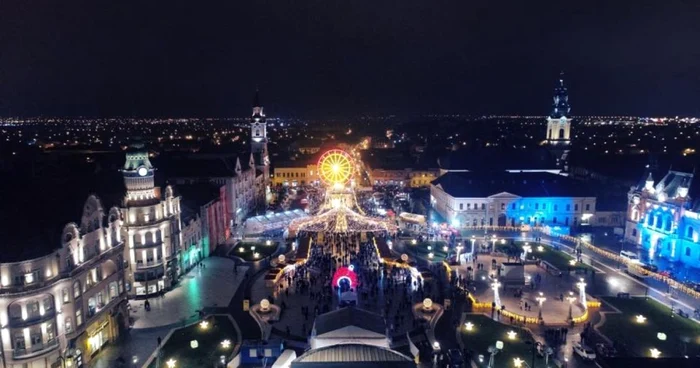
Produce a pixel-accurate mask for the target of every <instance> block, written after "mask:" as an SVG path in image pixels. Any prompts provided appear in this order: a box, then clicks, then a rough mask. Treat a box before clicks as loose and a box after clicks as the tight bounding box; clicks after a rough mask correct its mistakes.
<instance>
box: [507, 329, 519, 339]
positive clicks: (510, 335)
mask: <svg viewBox="0 0 700 368" xmlns="http://www.w3.org/2000/svg"><path fill="white" fill-rule="evenodd" d="M517 336H518V334H517V333H516V332H515V331H513V330H511V331H508V338H509V339H510V340H515V338H516V337H517Z"/></svg>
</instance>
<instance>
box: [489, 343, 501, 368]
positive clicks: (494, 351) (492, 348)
mask: <svg viewBox="0 0 700 368" xmlns="http://www.w3.org/2000/svg"><path fill="white" fill-rule="evenodd" d="M501 350H503V341H496V345H491V346H489V353H491V357H490V358H489V365H488V368H493V364H494V358H495V357H496V354H498V353H499V352H500V351H501Z"/></svg>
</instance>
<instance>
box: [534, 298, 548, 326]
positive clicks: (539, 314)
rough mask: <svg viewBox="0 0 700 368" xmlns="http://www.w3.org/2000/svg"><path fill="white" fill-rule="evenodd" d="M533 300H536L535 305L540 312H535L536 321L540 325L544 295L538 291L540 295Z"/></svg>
mask: <svg viewBox="0 0 700 368" xmlns="http://www.w3.org/2000/svg"><path fill="white" fill-rule="evenodd" d="M535 300H537V303H539V304H540V310H539V312H537V319H538V320H539V321H540V323H541V322H542V304H543V303H544V302H545V301H546V300H547V298H545V296H544V293H543V292H541V291H540V295H539V296H538V297H537V298H535Z"/></svg>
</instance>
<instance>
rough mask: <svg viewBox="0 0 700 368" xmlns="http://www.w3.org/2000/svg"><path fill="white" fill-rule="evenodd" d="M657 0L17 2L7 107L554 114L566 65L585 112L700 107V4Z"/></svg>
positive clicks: (3, 86)
mask: <svg viewBox="0 0 700 368" xmlns="http://www.w3.org/2000/svg"><path fill="white" fill-rule="evenodd" d="M650 4H651V3H650V2H649V3H648V5H649V6H646V5H645V4H638V6H636V7H634V8H629V9H628V8H627V7H626V6H625V4H619V5H618V4H608V3H604V2H601V3H600V4H596V6H592V4H560V3H555V4H553V5H552V4H535V5H533V4H517V3H513V4H509V5H506V6H505V7H503V8H497V7H493V6H491V7H486V6H480V5H475V4H428V3H422V2H417V1H409V2H402V3H401V4H388V3H380V4H372V5H371V6H369V5H363V4H357V3H351V4H350V3H348V4H345V3H337V2H321V3H308V4H296V3H294V4H293V3H287V2H282V1H274V2H270V3H265V4H225V5H220V6H218V5H212V6H211V7H209V8H206V9H203V8H196V9H190V8H188V7H186V6H169V7H160V6H157V5H155V4H154V5H150V6H144V7H141V8H139V9H138V11H135V10H134V9H131V8H130V7H129V5H127V4H112V5H111V6H110V7H100V6H97V5H82V4H61V5H60V6H58V5H52V4H48V3H39V4H36V3H33V4H31V5H30V4H21V3H18V2H9V3H6V4H5V8H6V9H4V11H3V13H4V14H6V15H7V17H6V18H7V21H6V22H3V24H2V25H0V34H3V35H5V36H6V37H3V39H4V40H5V41H6V42H5V47H4V50H5V54H4V56H3V57H2V58H0V115H2V116H39V115H50V116H237V114H236V112H238V111H243V110H245V109H246V108H247V107H248V106H249V104H250V91H251V90H254V89H255V87H256V86H257V87H259V88H260V89H261V91H262V93H263V97H264V98H265V99H266V100H268V101H270V104H268V107H267V109H268V112H269V114H271V115H272V116H296V117H303V118H331V117H351V116H357V115H363V114H370V115H373V114H378V115H382V114H435V113H444V114H473V115H481V114H523V115H545V114H546V113H547V112H548V109H549V105H550V101H551V100H550V99H551V93H552V89H553V88H554V86H555V83H556V80H557V76H558V74H559V72H560V71H562V70H563V71H564V72H565V73H566V82H567V86H568V88H569V92H570V95H571V98H572V100H573V101H575V104H574V110H573V111H572V113H573V114H575V115H642V116H666V115H668V116H674V115H680V116H688V115H700V108H698V107H697V104H695V103H694V101H697V100H698V98H700V92H699V91H700V89H699V88H698V80H697V77H696V75H697V73H696V72H697V65H698V60H700V55H699V54H698V52H697V51H695V48H694V47H693V40H694V39H696V38H697V35H698V34H700V26H699V25H698V24H697V22H695V21H694V19H697V15H698V12H699V9H698V8H697V6H696V5H693V4H682V3H681V2H671V3H666V4H664V6H663V7H662V8H658V7H652V6H650ZM54 6H55V8H54ZM506 10H507V11H506ZM58 50H60V52H59V51H58Z"/></svg>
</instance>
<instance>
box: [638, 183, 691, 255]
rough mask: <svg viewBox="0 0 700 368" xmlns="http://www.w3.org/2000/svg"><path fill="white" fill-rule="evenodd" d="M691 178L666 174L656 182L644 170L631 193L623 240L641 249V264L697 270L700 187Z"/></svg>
mask: <svg viewBox="0 0 700 368" xmlns="http://www.w3.org/2000/svg"><path fill="white" fill-rule="evenodd" d="M694 177H695V174H694V173H690V172H681V171H674V170H669V171H668V172H667V173H666V175H664V176H663V177H662V178H661V180H657V179H655V178H654V174H653V172H652V171H651V170H647V172H646V173H645V175H644V178H642V179H641V180H640V182H639V183H638V184H637V185H635V186H633V187H632V189H631V190H630V192H629V194H628V198H629V202H628V211H627V224H626V229H625V239H626V240H627V241H629V242H631V243H634V244H636V245H638V246H639V247H641V248H642V250H643V252H642V259H643V260H644V261H646V262H650V263H653V262H654V261H656V260H658V259H659V258H662V259H665V260H668V261H670V262H680V263H683V264H685V265H687V266H691V267H700V245H699V244H698V240H699V239H698V234H699V233H698V231H700V201H699V199H700V183H698V181H696V180H694Z"/></svg>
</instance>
